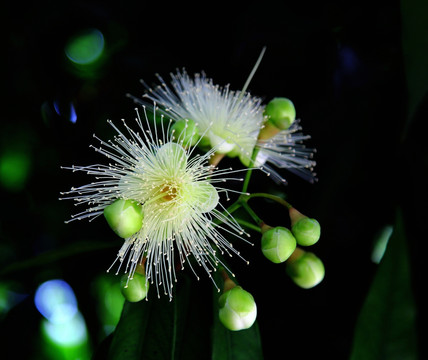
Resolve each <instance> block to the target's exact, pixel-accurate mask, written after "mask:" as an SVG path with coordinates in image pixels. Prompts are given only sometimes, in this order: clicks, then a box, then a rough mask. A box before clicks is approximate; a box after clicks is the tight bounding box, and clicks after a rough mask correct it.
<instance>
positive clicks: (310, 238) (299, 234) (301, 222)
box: [289, 208, 321, 246]
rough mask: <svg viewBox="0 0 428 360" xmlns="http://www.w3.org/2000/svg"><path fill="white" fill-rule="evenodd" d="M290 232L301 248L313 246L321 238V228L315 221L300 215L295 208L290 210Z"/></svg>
mask: <svg viewBox="0 0 428 360" xmlns="http://www.w3.org/2000/svg"><path fill="white" fill-rule="evenodd" d="M289 213H290V219H291V231H292V232H293V234H294V237H295V238H296V241H297V243H298V244H299V245H301V246H311V245H313V244H315V243H316V242H317V241H318V240H319V238H320V236H321V226H320V224H319V222H318V221H317V220H315V219H312V218H309V217H307V216H306V215H303V214H301V213H300V212H299V211H297V210H296V209H295V208H290V210H289Z"/></svg>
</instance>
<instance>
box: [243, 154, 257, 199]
mask: <svg viewBox="0 0 428 360" xmlns="http://www.w3.org/2000/svg"><path fill="white" fill-rule="evenodd" d="M258 153H259V148H258V147H257V146H256V147H254V149H253V153H252V155H251V160H250V166H253V164H254V163H255V162H256V157H257V154H258ZM252 172H253V169H252V168H249V169H248V170H247V173H246V174H245V179H244V185H243V186H242V192H243V193H244V194H245V193H247V189H248V185H249V183H250V178H251V174H252Z"/></svg>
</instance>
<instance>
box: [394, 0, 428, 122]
mask: <svg viewBox="0 0 428 360" xmlns="http://www.w3.org/2000/svg"><path fill="white" fill-rule="evenodd" d="M427 13H428V2H427V1H425V0H401V20H402V21H401V24H402V25H401V29H402V31H401V39H402V47H403V61H404V70H405V75H406V83H407V94H408V96H407V98H408V111H407V124H406V125H407V127H408V126H409V125H410V121H413V117H414V114H415V111H416V110H417V108H418V106H419V105H420V103H421V102H422V100H423V98H424V96H425V95H426V94H427V91H428V67H427V65H426V64H427V63H428V52H427V49H428V37H427V36H426V34H427V31H428V21H427V16H426V14H427ZM405 130H407V128H406V129H405Z"/></svg>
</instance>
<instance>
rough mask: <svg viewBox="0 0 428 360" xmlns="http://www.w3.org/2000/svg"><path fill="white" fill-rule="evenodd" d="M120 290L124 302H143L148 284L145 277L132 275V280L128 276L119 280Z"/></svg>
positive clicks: (138, 274) (137, 274)
mask: <svg viewBox="0 0 428 360" xmlns="http://www.w3.org/2000/svg"><path fill="white" fill-rule="evenodd" d="M120 290H121V292H122V295H123V296H124V297H125V299H126V300H128V301H130V302H138V301H141V300H143V299H144V298H145V297H146V296H147V293H148V291H149V282H148V281H147V279H146V277H145V275H143V274H140V273H134V275H133V277H132V278H130V279H129V278H128V275H126V274H125V275H123V276H122V278H121V279H120Z"/></svg>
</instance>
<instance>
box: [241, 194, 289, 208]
mask: <svg viewBox="0 0 428 360" xmlns="http://www.w3.org/2000/svg"><path fill="white" fill-rule="evenodd" d="M255 197H263V198H266V199H270V200H273V201H275V202H277V203H279V204H281V205H283V206H285V207H286V208H287V209H291V208H292V207H293V206H292V205H291V204H290V203H289V202H288V201H285V200H284V199H283V198H282V197H279V196H277V195H272V194H268V193H253V194H250V195H242V200H243V201H245V202H247V201H248V200H250V199H251V198H255Z"/></svg>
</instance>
